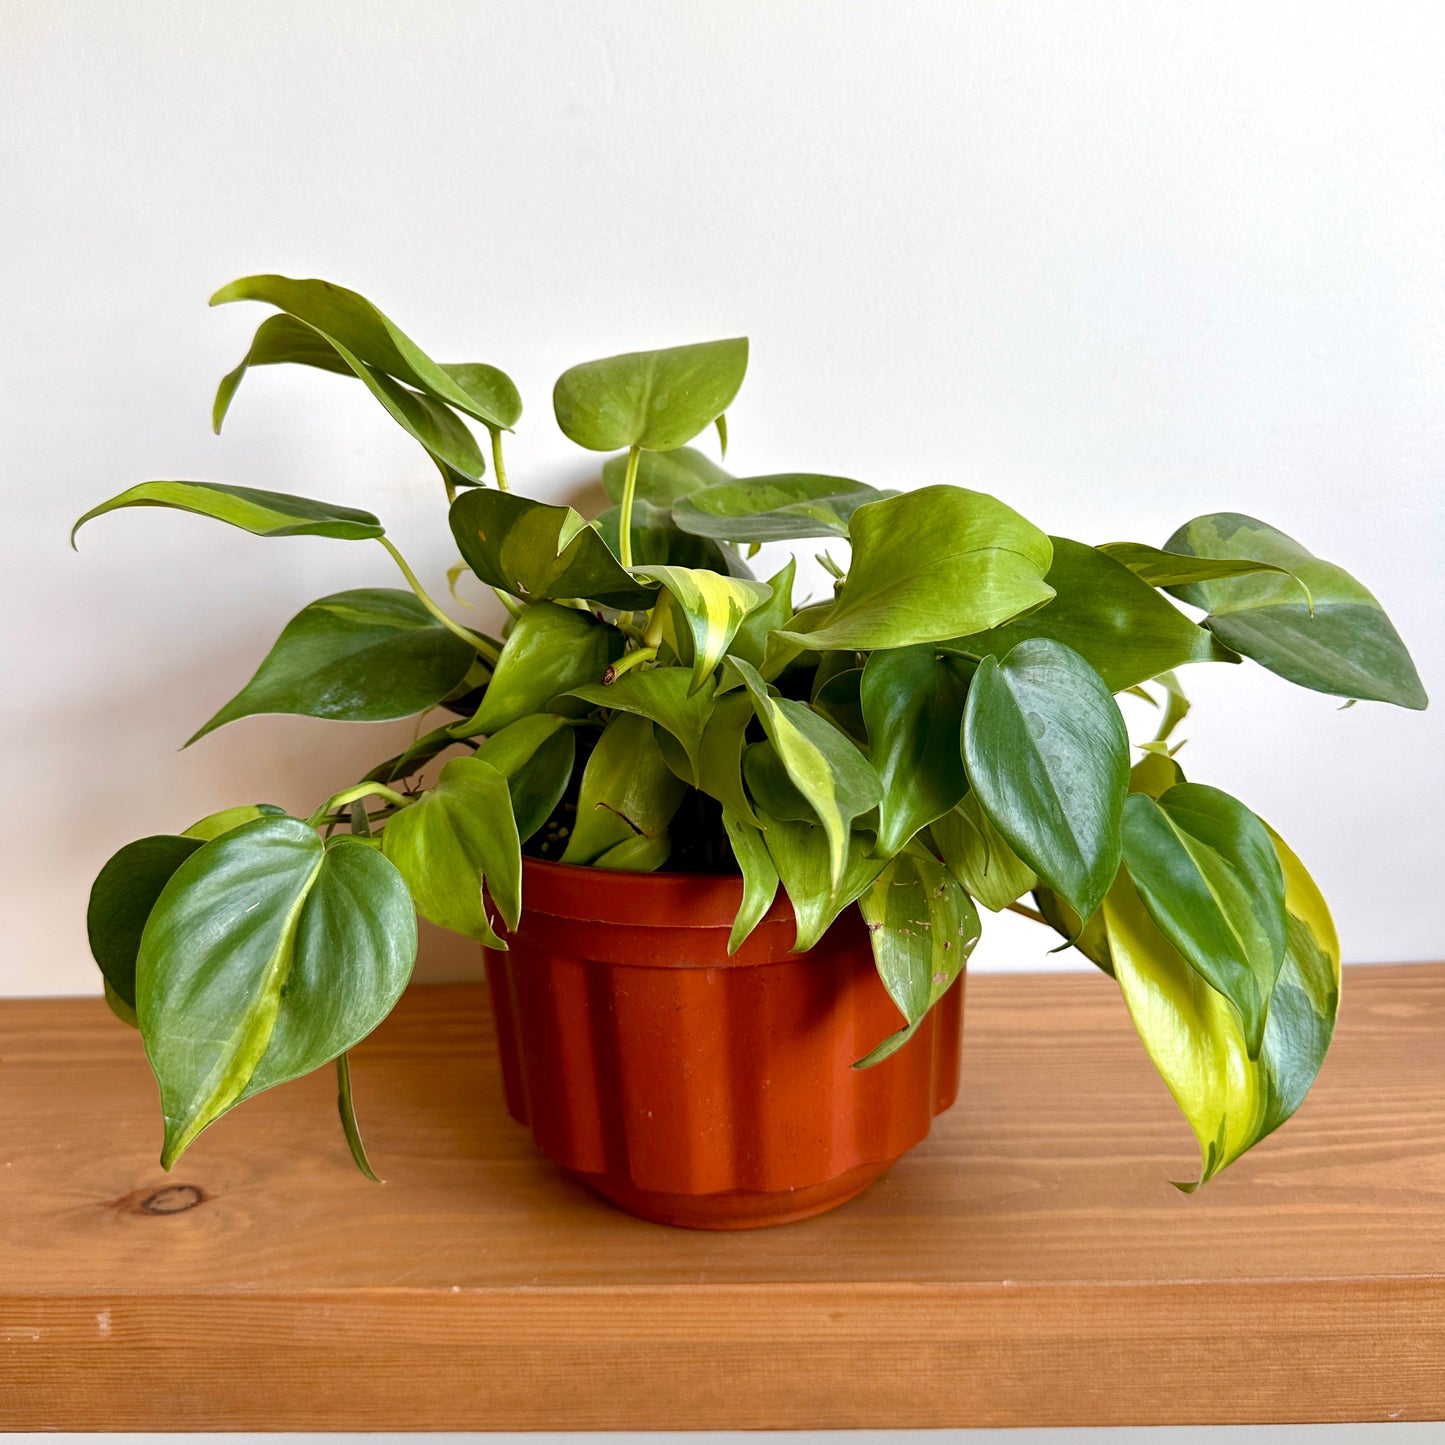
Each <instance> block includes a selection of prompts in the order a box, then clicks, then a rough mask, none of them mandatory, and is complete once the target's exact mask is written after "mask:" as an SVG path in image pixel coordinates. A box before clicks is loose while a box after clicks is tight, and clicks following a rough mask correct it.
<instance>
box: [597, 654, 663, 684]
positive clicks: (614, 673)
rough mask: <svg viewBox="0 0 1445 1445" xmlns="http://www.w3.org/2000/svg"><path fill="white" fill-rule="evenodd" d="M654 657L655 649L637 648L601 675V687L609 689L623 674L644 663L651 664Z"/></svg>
mask: <svg viewBox="0 0 1445 1445" xmlns="http://www.w3.org/2000/svg"><path fill="white" fill-rule="evenodd" d="M656 657H657V649H656V648H655V647H639V648H636V649H635V650H634V651H632V652H629V653H626V654H625V655H624V656H622V657H620V658H618V659H617V661H616V662H614V663H613V664H612V666H611V667H609V668H608V669H607V671H606V672H604V673H603V674H602V683H603V686H604V687H611V686H612V684H613V683H614V682H616V681H617V679H618V678H619V677H621V676H622V674H623V673H624V672H631V671H632V669H633V668H634V667H641V666H642V664H643V663H644V662H652V661H653V660H654V659H655V658H656Z"/></svg>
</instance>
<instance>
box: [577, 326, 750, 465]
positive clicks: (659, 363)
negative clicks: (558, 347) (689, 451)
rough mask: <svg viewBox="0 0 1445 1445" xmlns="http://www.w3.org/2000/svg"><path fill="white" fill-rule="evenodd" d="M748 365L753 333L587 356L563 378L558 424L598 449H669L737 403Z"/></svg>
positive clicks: (693, 434) (594, 449) (591, 447)
mask: <svg viewBox="0 0 1445 1445" xmlns="http://www.w3.org/2000/svg"><path fill="white" fill-rule="evenodd" d="M747 369H748V343H747V338H746V337H741V336H740V337H735V338H733V339H732V340H729V341H705V342H701V343H699V344H697V345H695V346H674V347H670V348H668V349H667V350H664V351H634V352H629V353H627V354H626V355H623V356H609V357H607V358H606V359H605V360H602V361H587V362H583V364H582V365H581V366H574V367H572V368H571V370H569V371H565V372H563V373H562V375H561V376H560V377H559V378H558V379H557V385H556V387H555V388H554V389H553V392H552V405H553V408H554V409H555V411H556V413H557V425H558V426H560V427H561V428H562V430H563V432H564V433H565V434H566V435H567V436H568V437H569V438H570V439H571V440H572V441H574V442H576V443H577V445H578V446H581V447H586V448H587V449H588V450H589V451H594V452H611V451H617V450H618V449H619V448H622V447H634V446H636V447H641V448H642V449H643V450H644V451H650V452H666V451H671V450H672V449H673V448H674V447H680V446H682V445H683V443H684V442H689V441H691V440H692V439H693V437H695V436H696V435H697V434H698V433H699V432H700V431H703V430H704V429H705V428H707V427H709V426H711V425H712V424H713V422H714V421H715V420H716V419H717V417H719V416H720V415H721V414H722V413H723V412H724V411H726V410H727V408H728V407H729V406H730V405H731V403H732V399H733V397H735V396H736V395H737V393H738V388H739V387H740V386H741V385H742V383H743V375H744V373H745V372H746V371H747Z"/></svg>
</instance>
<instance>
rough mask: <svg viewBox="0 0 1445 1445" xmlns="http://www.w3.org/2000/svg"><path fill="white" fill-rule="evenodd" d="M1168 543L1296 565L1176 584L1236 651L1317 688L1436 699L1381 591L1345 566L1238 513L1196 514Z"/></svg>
mask: <svg viewBox="0 0 1445 1445" xmlns="http://www.w3.org/2000/svg"><path fill="white" fill-rule="evenodd" d="M1165 546H1166V547H1167V548H1168V550H1169V551H1171V552H1179V553H1183V554H1185V555H1186V556H1195V557H1231V558H1238V557H1243V558H1251V559H1253V560H1256V561H1260V562H1270V563H1274V564H1275V565H1276V566H1278V567H1281V568H1284V569H1287V571H1288V573H1289V574H1290V575H1288V576H1281V575H1279V574H1268V573H1265V574H1261V575H1257V576H1252V577H1230V578H1224V579H1221V580H1218V581H1210V582H1193V583H1190V584H1188V585H1181V586H1177V587H1172V588H1171V589H1170V590H1171V591H1172V592H1173V593H1174V595H1175V596H1176V597H1178V598H1180V600H1181V601H1184V602H1188V603H1191V604H1192V605H1193V606H1195V607H1202V608H1204V609H1205V611H1206V612H1208V613H1209V616H1208V617H1206V618H1205V620H1204V621H1205V626H1207V627H1208V628H1209V629H1210V631H1212V632H1214V633H1215V634H1216V635H1217V636H1218V637H1219V638H1221V639H1222V640H1223V641H1224V642H1226V643H1227V644H1228V645H1229V646H1230V647H1232V648H1233V649H1234V650H1235V651H1236V652H1239V653H1243V655H1244V656H1245V657H1250V658H1253V659H1254V661H1255V662H1257V663H1259V664H1260V665H1261V666H1263V667H1267V668H1268V669H1269V670H1270V671H1271V672H1275V673H1278V674H1279V675H1280V676H1281V677H1283V678H1287V679H1288V680H1289V681H1290V682H1293V683H1298V684H1299V686H1301V687H1308V688H1313V689H1314V691H1316V692H1325V693H1333V694H1335V695H1336V696H1339V697H1353V698H1365V699H1371V700H1374V701H1377V702H1392V703H1395V704H1397V705H1398V706H1400V707H1408V708H1417V709H1418V708H1423V707H1425V706H1426V704H1427V702H1428V699H1427V698H1426V696H1425V689H1424V687H1423V685H1422V684H1421V682H1420V675H1419V673H1417V672H1416V671H1415V664H1414V663H1413V662H1412V661H1411V660H1410V654H1409V653H1408V652H1407V651H1406V649H1405V644H1404V643H1403V642H1402V641H1401V640H1400V634H1399V633H1398V632H1396V631H1395V629H1394V627H1393V625H1392V624H1391V622H1390V619H1389V618H1388V617H1386V616H1385V613H1384V610H1383V609H1382V608H1381V606H1380V604H1379V603H1378V602H1377V601H1376V600H1375V598H1374V596H1373V594H1372V593H1370V592H1369V591H1367V590H1366V589H1365V588H1364V587H1362V586H1361V585H1360V584H1359V583H1358V582H1356V581H1355V579H1354V578H1353V577H1351V576H1350V574H1349V573H1348V572H1346V571H1345V570H1344V569H1343V568H1342V567H1336V566H1335V565H1334V564H1333V563H1331V562H1322V561H1321V560H1320V559H1319V558H1318V557H1315V556H1313V555H1312V554H1311V553H1310V552H1307V551H1306V550H1305V549H1304V548H1303V547H1301V546H1300V544H1299V543H1298V542H1296V541H1295V540H1294V538H1293V537H1287V536H1286V535H1285V534H1284V533H1283V532H1279V531H1276V530H1275V528H1273V527H1270V526H1267V525H1266V524H1265V523H1264V522H1259V521H1256V520H1255V519H1254V518H1253V517H1245V516H1241V515H1240V514H1239V513H1237V512H1216V513H1214V514H1212V515H1211V516H1206V517H1196V518H1195V519H1194V520H1193V521H1192V522H1187V523H1186V524H1185V525H1184V526H1183V527H1181V528H1180V529H1179V530H1178V531H1177V532H1176V533H1175V534H1174V535H1173V536H1172V537H1171V538H1170V539H1169V541H1168V542H1167V543H1166V544H1165ZM1296 578H1298V579H1299V581H1300V582H1303V583H1304V585H1305V586H1306V587H1307V588H1308V589H1309V595H1310V598H1311V599H1312V600H1313V607H1311V604H1310V603H1309V602H1306V601H1305V600H1303V599H1302V598H1301V596H1300V587H1299V585H1298V583H1297V582H1296V581H1295V579H1296Z"/></svg>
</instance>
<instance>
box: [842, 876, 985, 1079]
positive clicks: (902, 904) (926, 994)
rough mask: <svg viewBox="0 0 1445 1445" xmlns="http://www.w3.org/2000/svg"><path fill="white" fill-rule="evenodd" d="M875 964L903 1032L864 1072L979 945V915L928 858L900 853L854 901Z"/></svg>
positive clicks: (870, 1059)
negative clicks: (867, 936)
mask: <svg viewBox="0 0 1445 1445" xmlns="http://www.w3.org/2000/svg"><path fill="white" fill-rule="evenodd" d="M858 908H859V910H860V911H861V912H862V914H863V918H864V921H865V922H866V923H867V924H868V933H869V936H870V938H871V940H872V944H873V961H874V963H875V965H876V966H877V969H878V977H879V978H880V979H881V980H882V981H883V987H884V988H886V989H887V990H888V996H889V998H891V999H892V1000H893V1002H894V1003H895V1004H897V1005H898V1011H899V1012H900V1013H901V1014H902V1015H903V1018H904V1027H903V1028H902V1029H900V1030H899V1031H898V1032H897V1033H895V1034H891V1035H890V1036H889V1037H888V1038H886V1039H884V1040H883V1041H882V1043H880V1044H879V1045H878V1047H877V1048H875V1049H873V1050H872V1051H871V1052H870V1053H869V1054H867V1055H866V1057H864V1058H862V1059H860V1060H859V1061H858V1063H857V1064H855V1065H854V1067H855V1068H868V1067H871V1066H872V1065H873V1064H877V1063H881V1062H882V1061H883V1060H884V1059H886V1058H888V1057H889V1055H891V1054H894V1053H896V1052H897V1051H898V1050H899V1049H900V1048H902V1047H903V1045H904V1044H906V1043H907V1042H908V1040H909V1039H910V1038H911V1037H912V1036H913V1032H914V1030H915V1029H916V1028H917V1027H918V1025H919V1024H920V1023H921V1022H922V1021H923V1019H924V1018H925V1017H926V1016H927V1014H928V1011H929V1009H931V1008H932V1007H933V1005H934V1004H936V1003H937V1002H938V1000H939V999H941V998H942V997H943V995H944V994H945V993H947V992H948V990H949V989H950V988H951V987H952V985H953V982H954V980H955V979H956V978H957V977H958V975H959V973H960V972H961V971H962V969H963V966H964V964H965V962H967V960H968V956H969V954H970V953H972V952H973V949H974V945H975V944H977V943H978V938H979V921H978V910H977V909H976V908H974V906H973V901H972V899H970V898H969V896H968V894H967V893H965V892H964V891H963V889H962V888H960V887H959V885H958V881H957V880H956V879H955V878H954V877H953V875H952V874H951V873H950V872H949V871H948V869H946V868H945V867H944V866H943V865H942V864H941V863H938V862H936V861H935V860H934V859H932V858H929V857H924V856H921V855H915V854H914V853H912V852H909V853H901V854H899V855H898V857H896V858H894V859H893V860H892V861H891V862H889V864H888V865H887V867H885V868H884V869H883V871H882V872H881V873H880V874H879V875H878V877H877V879H876V880H875V881H874V883H873V884H872V886H871V887H870V888H868V889H867V891H866V892H864V893H863V895H862V896H861V897H860V898H859V900H858Z"/></svg>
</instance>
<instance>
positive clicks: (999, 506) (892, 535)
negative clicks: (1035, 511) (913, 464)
mask: <svg viewBox="0 0 1445 1445" xmlns="http://www.w3.org/2000/svg"><path fill="white" fill-rule="evenodd" d="M849 533H850V535H851V536H852V539H853V563H852V566H850V567H849V569H848V575H847V577H846V578H845V579H844V582H843V585H842V587H841V589H840V590H839V592H838V596H837V599H836V600H835V601H834V602H833V604H832V605H831V606H830V607H829V608H827V609H826V610H825V611H824V612H822V613H821V614H814V615H812V616H809V617H807V618H806V619H805V618H804V615H803V614H801V613H800V614H799V615H798V617H796V618H794V619H793V628H794V629H795V630H792V631H784V632H783V633H782V634H781V636H782V637H783V638H784V639H785V640H788V641H791V642H793V643H794V644H796V645H798V646H801V647H807V648H814V649H817V650H819V651H823V650H827V649H830V648H836V649H844V648H866V649H870V650H871V649H875V648H885V647H909V646H911V645H913V644H914V643H918V642H943V641H946V640H947V639H949V638H952V637H960V636H963V635H964V634H966V633H976V632H981V631H983V630H984V629H985V628H988V627H997V626H998V625H999V624H1000V623H1003V622H1007V621H1008V620H1009V619H1010V618H1011V617H1017V616H1018V615H1019V614H1020V613H1023V612H1028V611H1029V610H1031V609H1032V608H1035V607H1038V606H1039V605H1040V604H1042V603H1044V602H1047V601H1048V599H1049V598H1050V597H1052V596H1053V595H1054V594H1053V589H1052V588H1051V587H1049V586H1048V585H1047V584H1046V583H1045V582H1044V580H1043V579H1044V574H1045V573H1046V572H1047V571H1048V570H1049V564H1050V562H1051V560H1052V558H1053V548H1052V547H1051V546H1050V544H1049V539H1048V538H1047V537H1046V536H1045V535H1044V534H1043V533H1042V532H1041V531H1039V529H1038V528H1037V527H1035V526H1034V525H1033V523H1032V522H1027V521H1025V520H1024V519H1023V518H1022V517H1021V516H1019V514H1018V513H1017V512H1015V511H1014V510H1013V508H1012V507H1006V506H1005V505H1004V504H1003V503H1002V502H1000V501H997V500H996V499H995V498H993V497H989V496H985V495H984V494H983V493H982V492H970V491H967V490H965V489H964V488H963V487H949V486H940V487H924V488H922V489H921V490H919V491H916V492H905V493H904V494H903V495H902V496H900V497H889V498H887V499H886V500H885V501H881V502H870V503H869V504H868V505H867V506H864V507H859V508H858V510H857V511H856V512H854V513H853V518H852V521H851V522H850V524H849ZM805 622H806V627H804V626H803V624H804V623H805Z"/></svg>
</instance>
